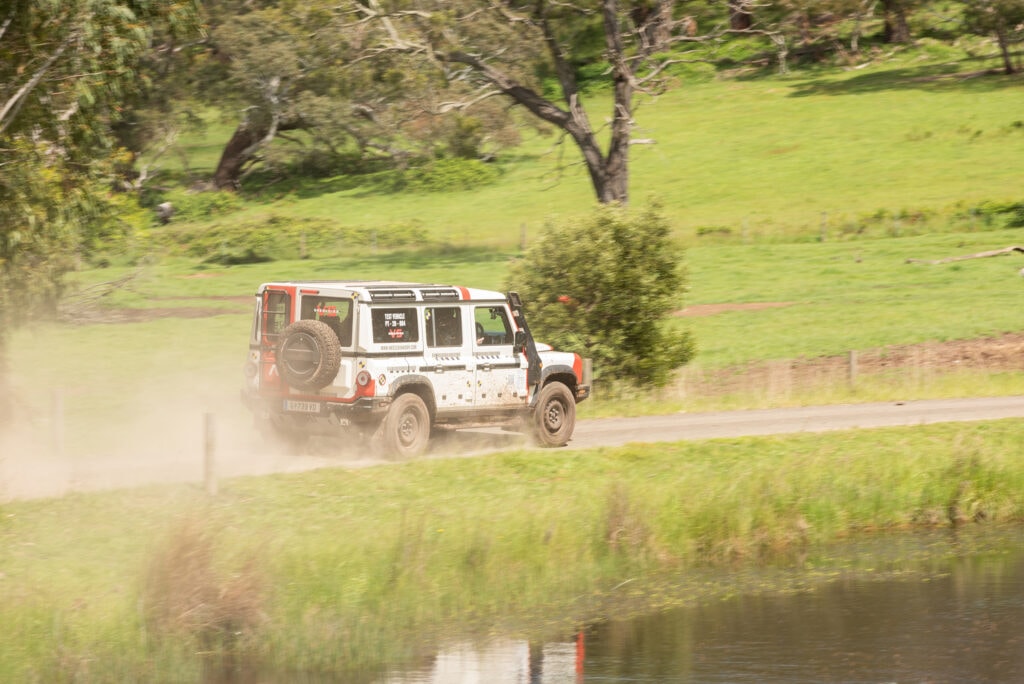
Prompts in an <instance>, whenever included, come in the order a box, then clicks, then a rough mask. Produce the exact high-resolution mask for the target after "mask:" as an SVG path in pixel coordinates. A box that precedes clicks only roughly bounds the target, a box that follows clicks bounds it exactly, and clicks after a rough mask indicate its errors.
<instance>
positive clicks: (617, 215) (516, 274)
mask: <svg viewBox="0 0 1024 684" xmlns="http://www.w3.org/2000/svg"><path fill="white" fill-rule="evenodd" d="M510 283H511V284H510V285H509V289H511V290H518V291H519V292H520V293H521V294H522V296H523V301H524V302H525V305H526V309H527V318H528V320H529V322H530V325H531V327H532V328H533V329H534V332H535V334H536V336H537V337H538V338H539V339H541V340H543V341H544V342H548V343H551V344H553V345H554V346H555V347H556V348H560V349H567V350H572V351H576V352H578V353H580V354H582V355H584V356H587V357H590V358H592V359H593V360H594V375H595V377H600V378H604V379H610V380H625V381H628V382H634V383H652V384H655V385H659V386H660V385H663V384H665V383H666V382H667V381H668V380H669V378H670V377H671V374H672V371H673V370H675V369H676V368H678V367H680V366H682V365H683V364H685V363H686V362H687V361H688V360H689V359H690V358H692V356H693V354H694V353H695V346H694V342H693V339H692V338H691V336H690V335H689V333H686V332H682V331H680V330H678V329H676V328H674V327H672V326H670V325H669V318H670V317H671V316H672V315H673V314H674V312H676V311H677V310H679V309H680V308H681V307H682V295H683V292H684V290H685V286H686V278H685V274H684V270H683V250H682V248H681V247H679V246H678V245H677V244H676V243H675V242H674V241H673V240H672V239H671V236H670V234H669V227H668V223H667V221H666V220H665V218H664V217H663V216H662V215H661V214H660V213H659V211H658V208H657V207H654V208H651V209H648V210H647V211H644V212H643V213H635V212H630V211H627V210H626V209H624V208H620V207H601V208H599V209H598V210H596V211H595V212H594V213H593V214H592V215H590V216H589V217H587V218H585V219H582V220H580V221H578V222H575V223H569V224H566V225H563V226H552V227H549V228H548V229H547V231H546V232H545V233H544V235H543V236H542V237H541V238H540V240H538V241H537V243H536V244H535V245H534V246H533V247H532V248H531V249H530V250H529V252H528V253H527V254H526V255H525V257H524V258H523V259H521V260H520V261H518V262H517V263H516V264H514V265H513V267H512V269H511V274H510Z"/></svg>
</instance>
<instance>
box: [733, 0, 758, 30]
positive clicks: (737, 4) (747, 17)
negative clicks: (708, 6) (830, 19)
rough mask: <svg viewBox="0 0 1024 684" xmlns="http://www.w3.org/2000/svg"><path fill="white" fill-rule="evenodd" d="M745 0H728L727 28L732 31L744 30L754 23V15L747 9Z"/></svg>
mask: <svg viewBox="0 0 1024 684" xmlns="http://www.w3.org/2000/svg"><path fill="white" fill-rule="evenodd" d="M748 4H749V3H748V2H747V0H730V1H729V28H730V29H732V30H733V31H746V30H747V29H749V28H750V27H751V26H753V25H754V15H753V14H751V13H750V12H749V11H748V10H749V8H748Z"/></svg>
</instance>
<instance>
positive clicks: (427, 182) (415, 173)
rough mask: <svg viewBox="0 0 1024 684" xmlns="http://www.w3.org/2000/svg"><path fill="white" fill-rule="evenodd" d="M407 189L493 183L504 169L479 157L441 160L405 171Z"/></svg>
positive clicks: (439, 189) (452, 188) (433, 189)
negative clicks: (486, 162)
mask: <svg viewBox="0 0 1024 684" xmlns="http://www.w3.org/2000/svg"><path fill="white" fill-rule="evenodd" d="M404 176H405V186H406V189H408V190H412V191H413V192H452V191H455V190H472V189H474V188H478V187H480V186H483V185H490V184H491V183H494V182H495V181H497V180H498V178H499V177H500V176H501V172H500V171H499V169H498V167H496V166H495V165H494V164H485V163H484V162H482V161H479V160H476V159H458V158H456V159H438V160H437V161H434V162H431V163H429V164H426V165H424V166H421V167H418V168H415V169H409V170H408V171H406V172H405V174H404Z"/></svg>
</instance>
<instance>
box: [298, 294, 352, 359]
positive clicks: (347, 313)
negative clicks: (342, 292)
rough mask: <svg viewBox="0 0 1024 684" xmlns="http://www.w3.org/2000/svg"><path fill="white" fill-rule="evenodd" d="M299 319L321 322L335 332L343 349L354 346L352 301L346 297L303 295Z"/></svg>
mask: <svg viewBox="0 0 1024 684" xmlns="http://www.w3.org/2000/svg"><path fill="white" fill-rule="evenodd" d="M299 317H300V318H302V319H304V320H311V321H321V322H322V323H326V324H327V326H328V327H329V328H330V329H331V330H333V331H334V334H335V335H337V336H338V342H339V343H340V344H341V346H342V347H351V346H352V300H351V299H347V298H344V297H317V296H311V295H303V297H302V308H301V310H300V312H299Z"/></svg>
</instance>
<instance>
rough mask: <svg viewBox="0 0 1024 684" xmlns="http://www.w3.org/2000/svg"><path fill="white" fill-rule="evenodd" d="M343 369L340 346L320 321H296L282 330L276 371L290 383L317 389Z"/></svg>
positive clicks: (308, 388) (300, 387) (290, 384)
mask: <svg viewBox="0 0 1024 684" xmlns="http://www.w3.org/2000/svg"><path fill="white" fill-rule="evenodd" d="M339 368H341V345H339V344H338V337H337V336H336V335H335V334H334V331H333V330H331V328H330V327H329V326H328V325H327V324H326V323H323V322H321V321H295V322H294V323H292V324H291V325H289V326H288V327H287V328H285V329H284V331H283V332H282V333H281V338H280V342H279V343H278V346H277V372H278V373H280V374H281V377H282V378H283V379H284V381H285V382H286V383H288V385H289V386H291V387H294V388H295V389H300V390H312V391H315V390H318V389H320V388H321V387H323V386H325V385H327V384H329V383H330V382H331V380H334V377H335V376H336V375H337V374H338V369H339Z"/></svg>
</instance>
